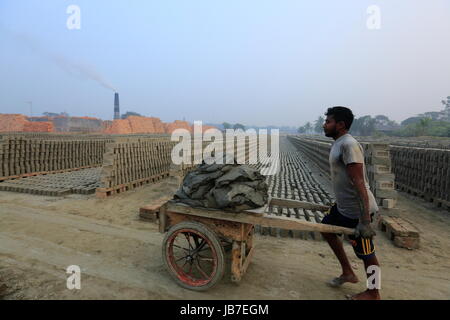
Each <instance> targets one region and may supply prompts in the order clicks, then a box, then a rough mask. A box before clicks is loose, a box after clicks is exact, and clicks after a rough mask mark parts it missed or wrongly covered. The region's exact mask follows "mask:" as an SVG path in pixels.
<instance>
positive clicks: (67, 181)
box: [0, 168, 101, 196]
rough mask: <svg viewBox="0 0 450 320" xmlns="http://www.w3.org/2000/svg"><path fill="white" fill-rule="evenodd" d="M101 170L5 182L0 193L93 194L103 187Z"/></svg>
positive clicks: (0, 183) (2, 183)
mask: <svg viewBox="0 0 450 320" xmlns="http://www.w3.org/2000/svg"><path fill="white" fill-rule="evenodd" d="M100 170H101V169H100V168H89V169H82V170H76V171H71V172H64V173H55V174H46V175H38V176H32V177H24V178H18V179H14V180H8V181H3V182H0V191H11V192H20V193H30V194H38V195H48V196H63V195H67V194H71V193H78V194H91V193H94V192H95V190H96V189H97V188H98V187H101V184H100Z"/></svg>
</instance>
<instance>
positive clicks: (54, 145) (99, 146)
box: [0, 137, 105, 178]
mask: <svg viewBox="0 0 450 320" xmlns="http://www.w3.org/2000/svg"><path fill="white" fill-rule="evenodd" d="M104 151H105V142H104V141H101V140H38V139H25V138H21V137H14V138H12V137H7V138H4V139H2V140H0V178H1V177H3V178H5V177H11V176H20V175H23V174H28V173H35V172H49V171H58V170H65V169H72V168H80V167H89V166H98V165H101V164H102V161H103V153H104Z"/></svg>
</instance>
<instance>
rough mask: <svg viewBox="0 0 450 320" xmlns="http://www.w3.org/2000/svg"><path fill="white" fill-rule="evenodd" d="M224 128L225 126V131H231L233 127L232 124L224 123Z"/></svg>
mask: <svg viewBox="0 0 450 320" xmlns="http://www.w3.org/2000/svg"><path fill="white" fill-rule="evenodd" d="M222 126H223V128H224V129H231V127H232V126H231V124H230V123H228V122H224V123H222Z"/></svg>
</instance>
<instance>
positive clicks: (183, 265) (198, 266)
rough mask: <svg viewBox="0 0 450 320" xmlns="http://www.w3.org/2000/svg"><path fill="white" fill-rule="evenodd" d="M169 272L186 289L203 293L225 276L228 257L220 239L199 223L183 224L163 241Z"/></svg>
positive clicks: (172, 230)
mask: <svg viewBox="0 0 450 320" xmlns="http://www.w3.org/2000/svg"><path fill="white" fill-rule="evenodd" d="M162 251H163V252H162V253H163V260H164V263H165V265H166V267H167V270H168V271H169V273H170V274H171V276H172V277H173V278H174V279H175V281H176V282H177V283H178V284H179V285H180V286H182V287H184V288H187V289H190V290H196V291H203V290H207V289H209V288H211V287H213V286H214V285H215V284H216V283H217V282H219V281H220V280H221V279H222V277H223V274H224V268H225V255H224V250H223V247H222V245H221V242H220V240H219V238H218V237H217V236H216V234H215V233H214V232H213V231H211V230H210V229H209V228H208V227H206V226H205V225H203V224H201V223H198V222H181V223H178V224H176V225H175V226H173V227H172V228H170V230H169V231H168V232H167V234H166V236H165V237H164V241H163V248H162Z"/></svg>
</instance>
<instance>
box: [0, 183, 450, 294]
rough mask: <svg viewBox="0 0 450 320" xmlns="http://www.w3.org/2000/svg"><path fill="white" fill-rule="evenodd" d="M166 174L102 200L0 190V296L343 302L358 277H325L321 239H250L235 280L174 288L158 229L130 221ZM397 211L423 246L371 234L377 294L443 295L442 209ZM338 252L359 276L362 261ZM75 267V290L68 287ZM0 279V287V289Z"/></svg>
mask: <svg viewBox="0 0 450 320" xmlns="http://www.w3.org/2000/svg"><path fill="white" fill-rule="evenodd" d="M176 186H177V181H175V180H166V181H163V182H161V183H158V184H155V185H149V186H145V187H142V188H139V189H136V190H133V191H131V192H128V193H124V194H120V195H117V196H114V197H112V198H110V199H106V200H103V199H101V200H100V199H96V198H95V197H93V196H78V195H76V196H75V195H73V196H68V197H64V198H54V197H44V196H35V195H25V194H18V193H10V192H0V221H1V223H0V296H3V298H5V299H343V298H344V295H345V294H347V293H350V294H352V293H356V292H359V291H361V290H363V289H364V285H365V281H361V282H360V283H358V284H355V285H344V286H343V287H342V288H340V289H332V288H329V287H327V286H326V285H325V284H324V282H325V281H326V280H328V279H329V278H330V277H331V276H334V275H337V274H338V273H339V268H338V263H337V261H336V259H335V258H334V256H333V255H332V252H331V250H330V249H329V248H328V247H327V245H326V243H325V242H323V241H313V240H300V239H288V238H274V237H269V236H257V237H256V239H255V243H256V246H257V249H256V252H255V256H254V260H253V261H252V264H251V265H250V267H249V270H248V273H247V274H246V275H245V276H244V278H243V281H242V283H241V284H240V285H235V284H233V283H231V281H230V280H229V273H227V274H226V275H225V277H224V279H223V281H222V282H221V283H220V284H219V285H217V286H216V287H215V288H213V289H212V290H210V291H208V292H203V293H198V292H192V291H189V290H185V289H182V288H180V287H178V286H177V285H176V284H175V283H174V282H173V281H172V280H171V278H170V277H169V275H168V274H167V272H166V270H165V269H164V266H163V263H162V259H161V242H162V237H163V236H162V235H161V234H159V233H158V232H157V226H156V225H155V224H152V223H149V222H143V221H140V220H139V219H138V215H137V212H138V208H139V207H140V206H142V205H144V204H148V203H149V202H151V200H152V199H156V198H158V197H161V196H164V195H167V194H170V193H171V192H173V190H174V189H176ZM398 206H399V208H400V209H401V210H402V211H401V215H402V216H403V217H404V218H405V219H407V220H409V221H411V222H412V223H413V224H414V225H416V226H417V227H418V228H419V229H420V231H421V232H422V233H421V237H422V238H421V241H422V246H421V248H420V249H418V250H414V251H409V250H406V249H402V248H397V247H395V246H394V245H393V244H392V243H391V241H389V240H388V239H387V238H386V236H385V235H384V234H383V233H381V232H378V236H377V237H376V239H375V244H376V246H377V252H378V255H379V259H380V262H381V264H382V296H383V298H385V299H449V298H450V274H449V272H448V270H449V268H450V254H449V252H450V240H449V239H450V237H449V233H450V215H449V214H448V212H443V211H439V210H437V209H435V208H432V207H430V206H429V205H427V204H426V203H424V202H423V201H421V200H417V199H414V198H410V197H409V196H407V195H403V194H402V196H401V197H400V200H399V205H398ZM345 248H346V251H347V253H348V255H349V257H350V259H351V261H352V264H353V265H354V266H355V267H357V269H356V272H357V274H358V276H359V277H360V280H364V271H363V267H362V263H361V262H360V261H359V260H358V259H356V258H355V257H354V255H353V251H352V249H351V247H350V246H349V245H348V244H346V246H345ZM72 264H77V265H79V266H80V267H81V270H82V289H81V290H68V289H67V288H66V277H67V274H66V273H65V269H66V267H67V266H69V265H72ZM1 284H3V285H6V287H4V286H3V287H2V286H1ZM1 288H3V289H1Z"/></svg>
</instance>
